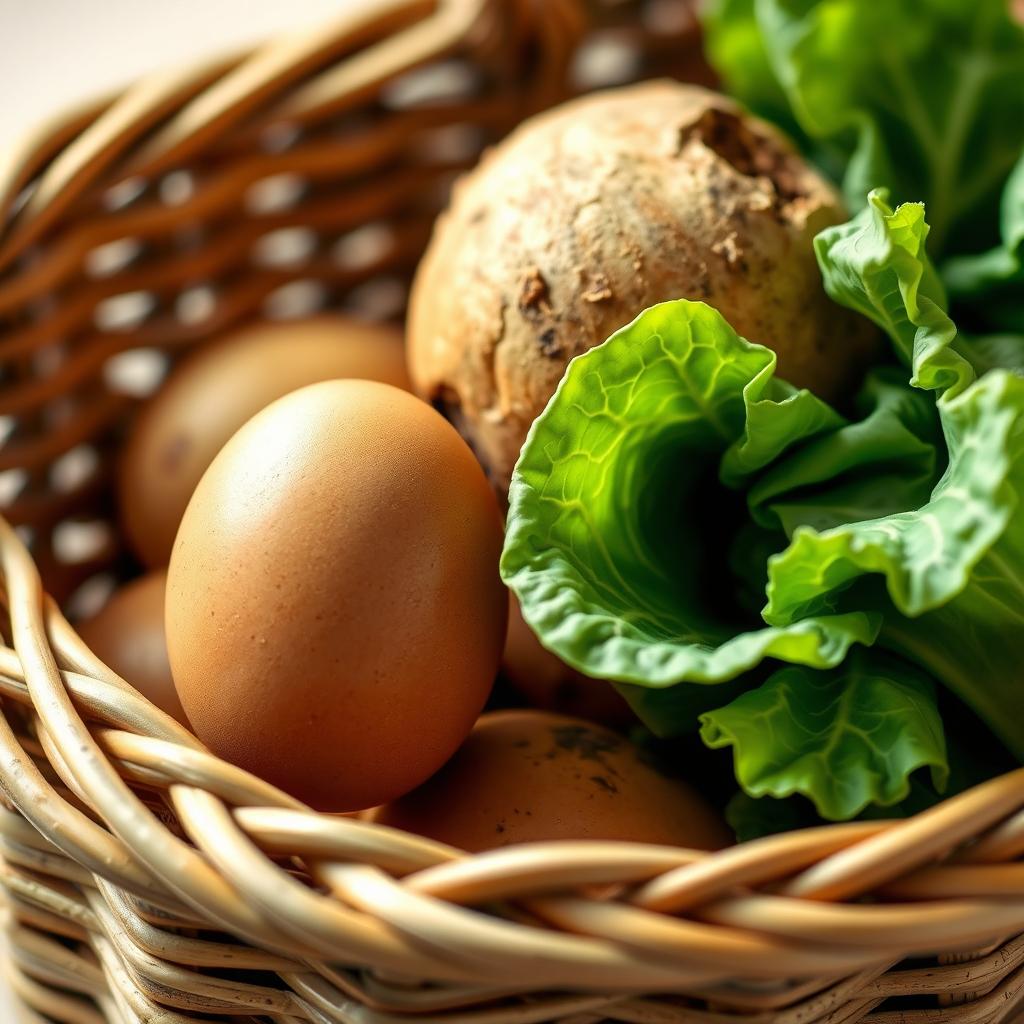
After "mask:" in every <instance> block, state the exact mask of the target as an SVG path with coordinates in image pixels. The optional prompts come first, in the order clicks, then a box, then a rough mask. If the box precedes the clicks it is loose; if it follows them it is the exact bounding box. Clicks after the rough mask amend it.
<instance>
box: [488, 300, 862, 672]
mask: <svg viewBox="0 0 1024 1024" xmlns="http://www.w3.org/2000/svg"><path fill="white" fill-rule="evenodd" d="M774 367H775V356H774V354H773V353H772V352H770V351H769V350H768V349H766V348H763V347H761V346H759V345H752V344H750V343H749V342H747V341H745V340H743V339H742V338H740V337H739V336H738V335H737V334H736V333H735V331H733V330H732V328H731V327H729V325H728V324H727V323H726V322H725V320H724V319H723V318H722V316H721V315H720V314H719V313H717V312H715V311H714V310H712V309H711V308H709V307H708V306H705V305H704V304H703V303H697V302H688V301H685V300H680V301H678V302H669V303H663V304H662V305H659V306H654V307H652V308H651V309H649V310H647V311H646V312H645V313H643V314H641V316H639V317H638V318H637V319H636V320H635V321H634V322H633V323H632V324H630V325H628V326H627V327H624V328H623V329H622V330H620V331H618V332H617V333H616V334H614V335H612V337H611V338H610V339H609V340H608V341H607V342H605V344H604V345H602V346H599V347H598V348H596V349H593V350H591V351H590V352H588V353H586V354H585V355H582V356H580V357H579V358H577V359H575V360H574V361H573V363H572V364H571V366H570V367H569V370H568V372H567V373H566V376H565V377H564V379H563V380H562V383H561V384H560V385H559V388H558V390H557V392H556V393H555V395H554V397H553V398H552V399H551V401H550V403H549V404H548V407H547V409H546V410H545V411H544V413H543V414H542V415H541V416H540V417H539V418H538V420H537V421H536V422H535V423H534V425H533V428H532V429H531V431H530V435H529V438H528V439H527V442H526V445H525V446H524V448H523V454H522V456H521V458H520V461H519V463H518V465H517V467H516V472H515V474H514V477H513V481H512V487H511V491H510V495H509V501H510V509H509V518H508V528H507V535H506V544H505V551H504V554H503V557H502V563H501V569H502V575H503V577H504V579H505V581H506V583H508V585H509V586H510V587H511V588H512V589H513V590H514V591H515V592H516V594H517V596H518V598H519V601H520V604H521V606H522V610H523V615H524V617H525V619H526V621H527V622H528V623H529V624H530V625H531V627H532V628H533V629H534V630H535V631H536V632H537V633H538V635H539V636H541V637H542V639H543V642H544V643H545V645H546V646H548V647H549V648H550V649H552V650H553V651H555V652H556V653H557V654H558V655H559V656H560V657H561V658H562V659H563V660H565V661H566V662H568V663H569V664H570V665H572V666H574V667H576V668H578V669H579V670H581V671H583V672H585V673H587V674H589V675H592V676H597V677H601V678H606V679H613V680H617V681H621V682H627V683H640V684H643V685H644V686H648V687H662V686H669V685H672V684H674V683H679V682H683V681H688V682H694V683H716V682H720V681H723V680H727V679H732V678H734V677H735V676H737V675H739V674H740V673H741V672H744V671H746V670H748V669H750V668H752V667H754V666H755V665H757V664H759V663H760V662H761V661H762V660H763V659H765V658H769V657H773V658H780V659H783V660H785V661H789V662H793V663H798V664H805V665H813V666H816V667H821V668H826V667H830V666H834V665H837V664H839V663H840V662H841V661H842V659H843V657H844V655H845V654H846V652H847V650H848V649H849V647H850V645H851V644H853V643H858V642H859V643H870V642H871V641H872V640H873V639H874V635H875V631H876V628H877V616H875V615H873V614H871V613H867V614H865V613H861V612H853V613H851V614H849V615H840V616H832V615H827V614H826V615H823V616H820V617H808V618H805V619H803V620H801V621H800V622H797V623H793V624H792V625H788V626H784V627H781V628H779V627H771V626H767V627H766V626H765V625H764V624H763V623H759V622H757V621H756V620H753V621H752V620H751V617H750V616H749V615H747V614H745V613H744V612H743V610H742V609H741V608H739V607H737V606H736V604H735V602H733V601H732V600H731V598H730V597H729V595H727V594H726V595H722V591H723V590H724V589H726V588H725V587H724V586H723V584H724V583H728V581H729V579H730V573H729V571H728V565H727V554H726V551H727V544H728V540H729V534H728V529H729V520H730V515H729V506H730V505H734V506H735V515H736V516H737V517H739V518H740V519H741V518H742V515H743V509H742V502H741V501H739V500H738V499H735V498H730V497H729V495H728V493H727V492H726V491H725V490H724V488H722V487H721V486H720V485H719V484H718V482H717V475H718V471H719V463H720V462H723V460H724V464H725V465H728V466H730V467H732V468H733V470H734V472H735V473H736V474H737V475H739V474H740V473H741V472H744V473H745V472H750V471H752V469H753V467H756V466H757V465H759V464H763V463H765V462H767V461H769V460H770V459H771V458H772V457H776V456H777V455H778V454H780V453H782V452H784V451H785V450H788V449H789V448H790V447H792V446H793V445H795V444H797V443H798V442H799V441H801V440H805V439H807V438H808V437H813V436H814V435H815V434H816V433H818V432H821V431H823V430H825V429H828V428H829V427H830V426H833V425H834V424H835V423H837V422H841V421H839V420H838V417H836V415H835V413H833V412H831V410H828V409H827V407H825V406H824V405H823V404H822V403H820V402H819V401H818V400H817V399H815V398H814V397H813V396H811V395H810V394H809V393H808V392H805V391H796V390H795V389H793V388H791V387H789V386H788V385H785V384H782V383H780V382H777V381H776V380H775V379H774V376H773V374H774ZM748 421H753V422H756V423H757V424H758V425H759V428H760V429H759V430H758V431H757V433H756V434H754V433H751V432H749V431H748V430H747V429H746V428H747V424H748ZM777 424H781V425H782V426H781V427H779V428H778V429H777V428H776V426H777ZM723 531H724V532H723ZM716 534H717V535H719V537H720V541H719V542H718V543H716V542H715V540H714V537H715V536H716ZM716 595H720V596H721V600H719V599H717V598H716Z"/></svg>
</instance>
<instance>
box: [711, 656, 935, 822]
mask: <svg viewBox="0 0 1024 1024" xmlns="http://www.w3.org/2000/svg"><path fill="white" fill-rule="evenodd" d="M701 737H702V739H703V740H704V742H705V744H706V745H707V746H709V747H711V748H712V749H716V748H720V747H732V748H733V758H734V764H735V770H736V778H737V781H738V782H739V783H740V785H741V786H742V788H743V791H744V792H745V793H747V794H748V795H750V796H752V797H764V796H771V797H775V798H779V799H782V798H785V797H789V796H792V795H793V794H801V795H803V796H805V797H807V798H808V799H809V800H810V801H811V802H812V803H813V804H814V806H815V808H816V809H817V811H818V813H819V814H820V815H821V816H822V817H823V818H827V819H829V820H831V821H846V820H849V819H850V818H853V817H855V816H856V815H858V814H860V813H861V812H862V811H863V810H864V809H865V808H866V807H868V806H871V805H875V806H878V807H890V806H892V805H894V804H897V803H899V802H900V801H902V800H905V799H906V798H907V796H908V795H909V793H910V777H911V775H912V774H913V773H914V772H916V771H917V770H918V769H919V768H925V767H927V768H929V769H930V770H931V776H932V783H933V785H934V786H935V788H936V790H938V791H939V792H941V791H942V790H943V789H944V788H945V785H946V782H947V780H948V776H949V763H948V760H947V756H946V739H945V733H944V731H943V726H942V719H941V718H940V716H939V712H938V708H937V707H936V703H935V687H934V685H933V684H932V682H931V680H930V679H928V678H927V676H925V675H924V674H923V673H922V672H921V671H920V670H919V669H916V668H914V667H913V666H912V665H910V664H907V663H906V662H903V661H901V660H899V659H896V658H893V657H891V656H888V655H885V654H882V653H881V652H877V651H858V652H856V653H855V654H853V655H851V657H850V658H848V659H847V661H846V662H845V663H844V664H843V666H842V667H841V668H838V669H833V670H832V671H831V672H825V673H818V672H814V671H812V670H809V669H806V668H802V667H798V666H788V667H786V668H783V669H780V670H779V671H778V672H776V673H775V674H774V675H772V676H771V677H770V678H769V679H768V680H767V681H766V682H764V683H763V684H762V685H761V686H759V687H758V688H757V689H755V690H749V691H748V692H746V693H744V694H741V695H740V696H739V697H737V698H736V699H735V700H733V701H732V702H731V703H729V704H727V705H726V706H724V707H721V708H718V709H716V710H714V711H709V712H706V713H705V714H704V715H702V716H701Z"/></svg>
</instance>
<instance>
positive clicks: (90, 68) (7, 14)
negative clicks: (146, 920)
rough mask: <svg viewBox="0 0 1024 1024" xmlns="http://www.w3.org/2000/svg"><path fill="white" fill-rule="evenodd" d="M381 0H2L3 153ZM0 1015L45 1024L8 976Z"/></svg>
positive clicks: (18, 1022) (0, 985) (0, 988)
mask: <svg viewBox="0 0 1024 1024" xmlns="http://www.w3.org/2000/svg"><path fill="white" fill-rule="evenodd" d="M373 2H374V0H0V149H3V148H5V147H7V146H10V145H11V143H12V141H13V140H14V139H16V138H17V137H18V136H19V135H20V134H21V133H22V132H24V131H26V130H28V129H30V128H31V127H32V126H33V125H34V124H38V123H39V122H40V121H41V120H43V119H44V118H48V117H50V116H52V115H54V114H59V113H60V112H61V111H62V110H65V109H67V108H68V107H69V106H74V105H77V104H78V103H80V102H82V101H86V100H88V99H89V98H91V97H93V96H97V95H102V94H104V93H106V92H107V91H109V90H112V89H116V88H118V87H120V86H121V85H124V84H126V83H128V82H131V81H133V80H134V79H136V78H138V77H139V76H141V75H143V74H145V73H146V72H147V71H150V70H156V69H159V68H161V67H169V66H170V67H173V66H176V65H178V64H181V63H183V62H185V63H187V62H190V61H192V60H195V59H199V58H202V57H204V56H211V55H215V54H217V53H220V52H224V51H229V52H230V51H232V50H234V49H236V48H239V47H245V46H249V45H253V44H256V43H259V42H261V41H263V40H264V39H267V38H268V37H270V36H272V35H275V34H277V33H280V32H286V31H293V30H301V29H302V28H304V27H306V26H310V25H315V24H316V23H317V22H320V21H324V20H326V19H330V18H332V17H333V16H336V15H337V14H339V13H341V12H344V11H345V10H347V9H351V8H352V7H353V6H356V5H357V4H358V5H359V6H364V5H372V3H373ZM0 1021H2V1022H4V1024H23V1022H24V1024H29V1022H31V1024H38V1022H39V1018H38V1017H35V1016H33V1015H29V1014H27V1013H22V1011H21V1010H18V1009H16V1008H15V1006H14V1004H13V1002H12V1001H11V996H10V992H9V990H8V988H7V985H6V983H5V982H4V981H3V979H2V978H0Z"/></svg>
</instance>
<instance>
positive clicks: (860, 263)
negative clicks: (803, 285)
mask: <svg viewBox="0 0 1024 1024" xmlns="http://www.w3.org/2000/svg"><path fill="white" fill-rule="evenodd" d="M929 230H930V229H929V225H928V221H926V220H925V208H924V206H923V205H922V204H921V203H904V204H903V205H902V206H899V207H897V208H896V209H895V210H893V209H892V208H891V207H890V206H889V204H888V202H887V200H886V196H885V193H884V192H882V191H880V190H875V191H873V192H872V193H871V194H870V195H869V196H868V205H867V206H866V207H865V208H864V209H863V210H862V211H861V212H860V213H859V214H858V215H857V216H856V217H854V218H853V219H852V220H849V221H847V222H846V223H845V224H839V225H837V226H835V227H830V228H826V229H825V230H824V231H822V232H821V233H820V234H818V236H817V237H816V238H815V239H814V250H815V254H816V255H817V258H818V266H819V267H820V269H821V276H822V281H823V282H824V285H825V290H826V291H827V292H828V294H829V297H830V298H832V299H833V300H834V301H836V302H838V303H839V304H840V305H843V306H847V307H849V308H850V309H854V310H856V311H857V312H858V313H862V314H863V315H864V316H866V317H868V318H869V319H871V320H873V321H874V322H875V323H876V324H878V326H879V327H881V328H882V330H884V331H885V332H886V333H887V334H888V335H889V337H890V338H891V340H892V343H893V345H894V347H895V349H896V353H897V355H898V356H899V357H900V359H901V360H902V361H903V362H904V363H906V364H907V365H908V366H909V367H910V369H911V373H912V376H911V379H910V383H911V384H912V385H913V386H914V387H919V388H924V389H927V390H929V391H936V392H940V393H947V392H948V393H950V394H951V395H952V394H956V393H957V392H959V391H962V390H963V389H964V388H965V387H966V386H967V385H968V384H969V383H970V382H971V380H973V378H974V371H973V369H972V368H971V364H970V363H969V362H968V360H967V359H965V358H964V357H963V356H962V355H961V354H960V353H959V352H958V351H957V350H956V348H955V347H954V345H953V342H954V339H955V338H956V334H957V332H956V327H955V326H954V324H953V321H952V320H950V318H949V316H948V314H947V313H946V295H945V292H944V290H943V287H942V283H941V281H940V280H939V277H938V274H936V272H935V269H934V267H933V266H932V263H931V260H930V259H929V258H928V254H927V253H926V251H925V239H926V238H927V237H928V233H929Z"/></svg>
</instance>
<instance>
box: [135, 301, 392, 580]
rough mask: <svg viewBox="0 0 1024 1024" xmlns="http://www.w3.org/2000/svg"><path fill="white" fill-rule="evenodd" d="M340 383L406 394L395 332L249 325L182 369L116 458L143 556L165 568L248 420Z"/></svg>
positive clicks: (320, 324)
mask: <svg viewBox="0 0 1024 1024" xmlns="http://www.w3.org/2000/svg"><path fill="white" fill-rule="evenodd" d="M337 377H356V378H360V379H367V380H379V381H383V382H384V383H385V384H394V385H395V386H396V387H400V388H405V389H407V390H408V388H409V380H408V377H407V376H406V370H405V349H404V346H403V342H402V335H401V333H400V332H399V331H397V330H396V329H395V328H392V327H383V326H379V325H374V324H366V323H360V322H358V321H353V320H345V319H342V318H341V317H327V316H324V317H318V318H317V319H314V320H301V321H291V322H283V323H255V324H251V325H249V326H248V327H244V328H242V329H240V330H238V331H235V332H234V333H232V334H231V335H229V336H227V337H225V338H223V339H221V340H219V341H217V342H215V343H213V344H212V345H209V346H206V347H204V348H203V349H201V350H200V351H199V352H197V353H196V354H195V355H194V356H191V357H190V358H189V359H187V360H186V361H185V362H184V363H182V365H181V366H180V367H178V368H177V369H176V370H175V371H174V373H173V374H172V375H171V376H170V378H169V379H168V380H167V381H166V382H165V384H164V386H163V387H162V388H161V389H160V390H159V391H158V392H157V394H156V395H155V396H154V397H153V398H152V399H151V400H150V401H149V403H148V404H147V405H146V406H145V407H144V408H143V410H142V412H141V413H140V415H139V417H138V420H137V421H136V422H135V424H134V425H133V427H132V432H131V434H130V436H129V438H128V441H127V444H126V446H125V450H124V456H123V458H122V460H121V465H120V470H119V476H118V498H119V501H120V507H121V518H122V520H123V525H124V529H125V532H126V534H127V536H128V540H129V542H130V543H131V546H132V548H133V550H134V551H135V553H136V554H137V555H138V556H139V558H141V559H142V561H143V562H144V563H145V564H146V565H149V566H162V565H166V564H167V560H168V558H170V554H171V546H172V545H173V543H174V535H175V534H176V533H177V531H178V524H179V523H180V522H181V517H182V514H183V513H184V511H185V506H186V505H187V504H188V500H189V498H191V497H192V492H193V491H194V490H195V487H196V484H198V483H199V478H200V477H201V476H202V475H203V473H204V472H205V470H206V467H207V466H209V464H210V463H211V462H212V461H213V457H214V456H215V455H216V454H217V452H219V451H220V450H221V448H223V447H224V445H225V444H226V442H227V440H228V438H230V437H231V435H232V434H234V432H235V431H236V430H238V428H239V427H240V426H241V425H242V424H243V423H245V422H246V420H248V419H250V418H251V417H253V416H255V415H256V413H258V412H259V411H260V409H262V408H264V406H267V405H269V404H270V403H271V402H273V401H274V400H275V399H277V398H280V397H281V396H282V395H286V394H288V393H289V392H290V391H294V390H295V389H296V388H301V387H304V386H305V385H307V384H315V383H316V382H317V381H322V380H332V379H334V378H337Z"/></svg>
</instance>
